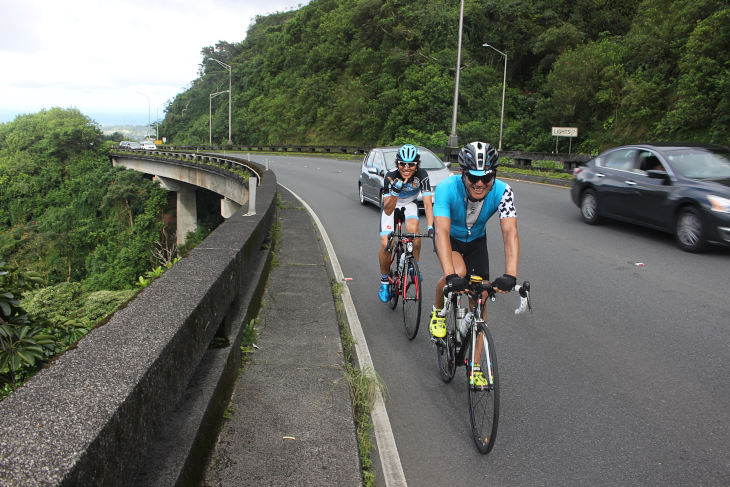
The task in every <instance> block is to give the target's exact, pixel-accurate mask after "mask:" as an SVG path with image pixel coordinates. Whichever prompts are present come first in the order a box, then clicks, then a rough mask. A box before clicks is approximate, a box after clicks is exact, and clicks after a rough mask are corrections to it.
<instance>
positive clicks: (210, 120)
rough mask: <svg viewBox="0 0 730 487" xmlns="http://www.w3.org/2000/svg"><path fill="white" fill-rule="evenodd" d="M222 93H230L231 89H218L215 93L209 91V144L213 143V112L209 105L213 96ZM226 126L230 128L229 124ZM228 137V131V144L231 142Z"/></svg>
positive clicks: (211, 103) (211, 104)
mask: <svg viewBox="0 0 730 487" xmlns="http://www.w3.org/2000/svg"><path fill="white" fill-rule="evenodd" d="M223 93H228V94H230V93H231V91H230V90H226V91H218V92H216V93H211V94H210V98H209V99H208V144H209V145H213V112H212V109H211V107H212V106H213V98H215V97H216V96H218V95H222V94H223ZM229 120H230V119H229ZM228 127H229V129H230V125H229V126H228ZM230 137H231V135H230V131H229V134H228V143H229V144H230V143H231V138H230Z"/></svg>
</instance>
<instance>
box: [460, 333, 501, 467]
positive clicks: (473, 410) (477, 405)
mask: <svg viewBox="0 0 730 487" xmlns="http://www.w3.org/2000/svg"><path fill="white" fill-rule="evenodd" d="M474 330H475V331H476V333H477V339H476V342H475V343H476V344H477V345H476V350H477V352H478V353H479V356H478V357H474V362H475V363H477V360H478V363H479V366H480V368H481V372H482V374H483V375H484V378H485V379H487V380H488V382H489V385H487V386H483V387H480V386H474V385H472V384H471V381H469V384H468V387H469V415H470V417H471V428H472V436H473V438H474V443H476V445H477V449H478V450H479V451H480V452H481V453H489V452H490V451H492V448H493V447H494V442H495V440H496V439H497V424H498V422H499V375H498V374H497V355H496V354H495V350H494V341H493V340H492V335H491V333H489V328H487V326H486V325H485V324H484V323H483V322H481V323H477V325H476V327H475V328H474ZM480 344H481V347H480V346H479V345H480ZM470 346H471V343H470ZM480 348H481V350H480ZM471 356H472V353H471V351H468V355H467V357H471ZM470 370H471V364H470V366H468V367H467V375H468V374H469V372H470Z"/></svg>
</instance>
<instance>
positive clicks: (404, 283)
mask: <svg viewBox="0 0 730 487" xmlns="http://www.w3.org/2000/svg"><path fill="white" fill-rule="evenodd" d="M394 212H395V215H394V216H393V221H394V222H395V231H394V232H391V234H390V235H389V236H388V244H387V245H386V247H385V250H386V252H390V253H391V254H390V267H389V269H388V280H389V281H390V301H389V302H390V308H391V309H395V308H396V306H398V299H399V298H401V297H402V298H403V326H404V327H405V330H406V336H407V337H408V339H409V340H413V339H414V338H416V334H417V333H418V327H419V325H420V322H421V301H422V292H421V271H420V269H419V268H418V263H417V262H416V258H415V257H414V256H413V245H414V243H415V240H416V239H417V238H427V237H429V235H428V234H426V233H404V232H403V231H402V228H401V226H402V223H403V222H404V221H405V217H404V215H403V208H396V209H395V210H394Z"/></svg>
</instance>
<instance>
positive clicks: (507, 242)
mask: <svg viewBox="0 0 730 487" xmlns="http://www.w3.org/2000/svg"><path fill="white" fill-rule="evenodd" d="M499 226H500V227H501V228H502V239H503V240H504V262H505V271H504V273H505V274H509V275H510V276H514V277H517V265H518V264H519V262H520V237H519V235H518V234H517V218H513V217H507V218H502V219H501V220H499Z"/></svg>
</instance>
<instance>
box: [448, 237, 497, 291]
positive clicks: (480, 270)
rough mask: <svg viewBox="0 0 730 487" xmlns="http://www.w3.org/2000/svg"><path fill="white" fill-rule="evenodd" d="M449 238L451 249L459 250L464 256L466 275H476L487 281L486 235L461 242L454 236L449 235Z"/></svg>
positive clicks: (487, 251) (487, 252)
mask: <svg viewBox="0 0 730 487" xmlns="http://www.w3.org/2000/svg"><path fill="white" fill-rule="evenodd" d="M449 239H450V240H451V250H453V251H454V252H459V253H460V254H461V255H462V257H464V264H466V275H467V276H470V275H477V276H479V277H481V278H482V279H484V280H485V281H489V250H488V249H487V236H486V235H485V236H483V237H480V238H477V239H475V240H472V241H471V242H462V241H461V240H457V239H455V238H454V237H449Z"/></svg>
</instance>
